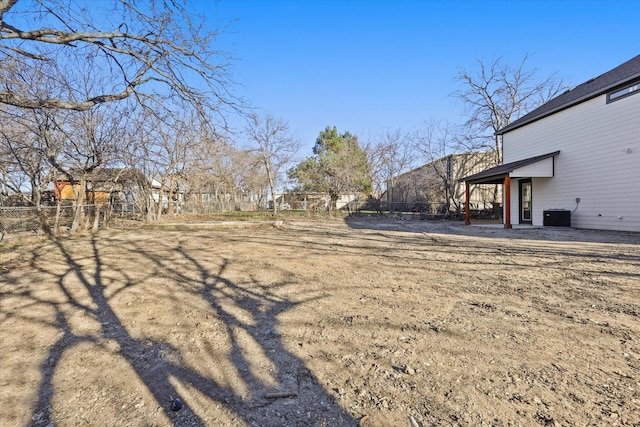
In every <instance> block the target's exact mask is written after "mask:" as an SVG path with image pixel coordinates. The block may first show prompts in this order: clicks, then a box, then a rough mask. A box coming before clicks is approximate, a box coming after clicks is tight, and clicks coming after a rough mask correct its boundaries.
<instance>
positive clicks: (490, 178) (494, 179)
mask: <svg viewBox="0 0 640 427" xmlns="http://www.w3.org/2000/svg"><path fill="white" fill-rule="evenodd" d="M558 154H560V151H554V152H553V153H547V154H542V155H540V156H535V157H529V158H527V159H523V160H518V161H515V162H511V163H506V164H503V165H500V166H496V167H493V168H490V169H487V170H485V171H482V172H479V173H476V174H474V175H470V176H467V177H465V178H462V179H460V180H459V181H460V182H464V183H465V204H464V208H465V224H466V225H471V210H470V206H469V199H470V197H469V196H470V192H471V191H470V187H471V185H477V184H502V185H504V189H503V192H502V194H503V198H504V200H503V206H504V208H503V209H504V215H503V217H504V228H512V227H513V225H512V223H511V180H512V179H522V178H534V177H535V178H538V177H553V176H554V168H555V164H554V163H555V162H554V159H555V156H557V155H558Z"/></svg>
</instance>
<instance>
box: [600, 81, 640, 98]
mask: <svg viewBox="0 0 640 427" xmlns="http://www.w3.org/2000/svg"><path fill="white" fill-rule="evenodd" d="M639 92H640V82H635V83H632V84H631V85H628V86H625V87H623V88H622V89H616V90H614V91H613V92H609V93H608V94H607V103H609V102H613V101H617V100H618V99H622V98H625V97H627V96H629V95H633V94H635V93H639Z"/></svg>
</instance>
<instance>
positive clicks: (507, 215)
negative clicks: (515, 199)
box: [504, 175, 511, 228]
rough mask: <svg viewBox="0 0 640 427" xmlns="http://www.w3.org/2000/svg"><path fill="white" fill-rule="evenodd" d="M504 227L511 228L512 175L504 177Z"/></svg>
mask: <svg viewBox="0 0 640 427" xmlns="http://www.w3.org/2000/svg"><path fill="white" fill-rule="evenodd" d="M504 228H511V177H510V176H509V175H507V176H506V177H505V178H504Z"/></svg>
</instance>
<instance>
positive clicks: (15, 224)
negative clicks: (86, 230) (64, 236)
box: [0, 205, 101, 240]
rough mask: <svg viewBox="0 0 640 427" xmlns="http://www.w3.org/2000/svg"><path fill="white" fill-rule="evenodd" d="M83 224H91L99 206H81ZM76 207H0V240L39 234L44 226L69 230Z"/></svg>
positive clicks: (98, 212)
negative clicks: (8, 237)
mask: <svg viewBox="0 0 640 427" xmlns="http://www.w3.org/2000/svg"><path fill="white" fill-rule="evenodd" d="M80 208H81V209H83V210H84V216H85V222H86V223H87V224H91V223H92V222H93V221H95V218H96V217H95V216H96V214H100V213H101V211H100V208H101V206H99V205H83V206H81V207H80ZM76 209H77V207H76V206H71V205H62V206H59V207H58V206H40V207H39V208H37V207H9V208H7V207H0V240H2V239H4V237H5V236H7V235H21V234H25V233H37V234H39V233H41V232H42V231H43V229H44V225H46V226H48V227H49V228H50V229H52V230H53V229H55V228H57V229H64V228H71V225H72V223H73V218H74V216H75V212H76Z"/></svg>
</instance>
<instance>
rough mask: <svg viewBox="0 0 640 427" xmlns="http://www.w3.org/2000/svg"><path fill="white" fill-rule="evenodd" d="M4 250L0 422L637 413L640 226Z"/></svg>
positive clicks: (172, 232) (109, 241) (117, 235)
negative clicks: (623, 229) (603, 229)
mask: <svg viewBox="0 0 640 427" xmlns="http://www.w3.org/2000/svg"><path fill="white" fill-rule="evenodd" d="M1 245H2V246H0V357H1V365H0V402H1V403H0V425H1V426H56V427H57V426H61V427H62V426H83V425H87V426H169V425H175V426H266V427H272V426H273V427H275V426H356V425H360V426H407V427H410V426H412V423H413V425H414V426H415V425H418V426H440V425H461V426H469V425H473V426H479V425H487V426H489V425H492V426H518V425H523V426H530V425H546V426H600V425H627V426H631V425H635V426H638V425H640V236H639V235H638V234H633V233H605V232H594V231H578V230H570V229H555V230H554V229H528V230H522V229H513V230H504V229H499V228H481V227H464V226H462V225H457V224H442V223H432V222H425V221H373V220H364V219H355V220H346V221H345V220H322V221H311V220H308V221H302V220H295V221H285V222H284V224H281V225H279V226H273V225H264V224H262V225H253V224H245V225H244V226H238V225H232V224H231V225H229V224H227V225H222V226H221V225H215V226H214V225H211V224H197V225H194V224H192V225H190V226H185V225H181V226H177V227H169V226H166V227H164V228H160V227H156V228H150V229H142V230H140V229H136V230H133V229H124V230H123V229H120V230H118V229H111V230H107V231H102V232H99V233H97V234H86V235H80V236H76V237H73V238H70V239H69V238H67V239H63V240H59V241H51V240H49V241H39V242H37V241H31V242H27V243H17V242H15V241H5V242H3V243H2V244H1Z"/></svg>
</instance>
